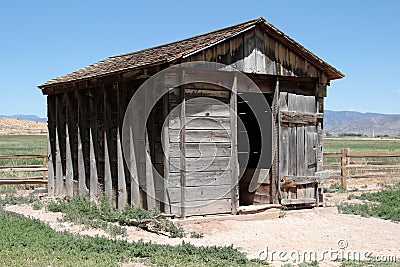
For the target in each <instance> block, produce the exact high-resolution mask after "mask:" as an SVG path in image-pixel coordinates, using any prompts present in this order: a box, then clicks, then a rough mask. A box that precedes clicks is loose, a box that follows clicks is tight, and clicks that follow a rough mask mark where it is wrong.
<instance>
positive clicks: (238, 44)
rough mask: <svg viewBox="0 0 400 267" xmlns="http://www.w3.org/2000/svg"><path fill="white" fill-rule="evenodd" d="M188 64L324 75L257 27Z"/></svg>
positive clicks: (196, 56)
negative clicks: (195, 62)
mask: <svg viewBox="0 0 400 267" xmlns="http://www.w3.org/2000/svg"><path fill="white" fill-rule="evenodd" d="M188 60H189V61H212V62H219V63H223V64H226V65H231V66H233V67H235V68H236V69H238V70H239V71H242V72H244V73H257V74H269V75H280V76H292V77H294V76H295V77H316V78H317V77H320V78H321V79H324V80H326V78H325V75H324V74H323V73H322V72H321V71H320V70H319V69H317V68H316V67H315V66H314V65H312V64H310V62H309V61H308V60H307V59H305V58H304V57H302V56H300V55H299V54H297V53H295V52H293V51H292V50H290V49H289V48H288V47H287V46H286V45H285V44H283V43H282V42H280V41H279V40H277V39H276V38H274V37H273V36H272V35H271V34H269V33H268V32H266V31H265V30H264V29H263V28H262V26H260V25H259V26H257V27H255V28H253V29H250V30H248V31H246V32H245V33H243V34H240V35H238V36H236V37H233V38H231V39H229V40H227V41H224V42H221V43H218V44H216V45H215V46H212V47H210V48H207V49H205V50H202V51H200V52H197V53H196V54H193V55H191V56H190V57H189V58H188Z"/></svg>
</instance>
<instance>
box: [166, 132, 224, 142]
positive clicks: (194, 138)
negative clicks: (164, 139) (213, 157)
mask: <svg viewBox="0 0 400 267" xmlns="http://www.w3.org/2000/svg"><path fill="white" fill-rule="evenodd" d="M181 133H182V131H179V130H170V131H169V141H170V142H171V143H174V142H175V143H179V142H180V139H179V137H180V135H181ZM230 141H231V133H230V130H229V131H228V130H185V142H186V143H201V142H209V143H210V142H215V143H230Z"/></svg>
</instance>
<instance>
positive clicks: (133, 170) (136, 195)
mask: <svg viewBox="0 0 400 267" xmlns="http://www.w3.org/2000/svg"><path fill="white" fill-rule="evenodd" d="M129 166H130V167H129V170H130V174H131V204H132V206H140V203H141V200H140V188H139V176H138V169H137V163H136V155H135V145H134V140H133V129H132V128H130V129H129Z"/></svg>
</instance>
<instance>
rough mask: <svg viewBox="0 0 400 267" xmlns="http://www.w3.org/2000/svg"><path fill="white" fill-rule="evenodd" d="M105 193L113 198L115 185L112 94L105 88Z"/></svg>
mask: <svg viewBox="0 0 400 267" xmlns="http://www.w3.org/2000/svg"><path fill="white" fill-rule="evenodd" d="M103 101H104V193H105V195H106V196H107V197H108V198H109V199H110V200H112V198H113V185H112V174H111V158H110V148H111V140H112V139H111V136H110V134H111V127H112V126H111V124H112V121H111V114H112V107H111V95H110V92H109V90H107V89H106V88H104V100H103Z"/></svg>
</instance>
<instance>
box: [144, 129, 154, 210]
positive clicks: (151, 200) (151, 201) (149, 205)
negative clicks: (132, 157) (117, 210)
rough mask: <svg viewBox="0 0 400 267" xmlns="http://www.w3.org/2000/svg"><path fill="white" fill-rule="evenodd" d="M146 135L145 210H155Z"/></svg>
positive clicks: (151, 168) (148, 146)
mask: <svg viewBox="0 0 400 267" xmlns="http://www.w3.org/2000/svg"><path fill="white" fill-rule="evenodd" d="M145 135H146V141H145V142H146V193H147V209H148V210H152V209H155V208H156V199H155V198H156V190H155V187H154V177H153V164H152V162H151V154H150V144H149V137H148V133H147V132H146V133H145Z"/></svg>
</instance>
